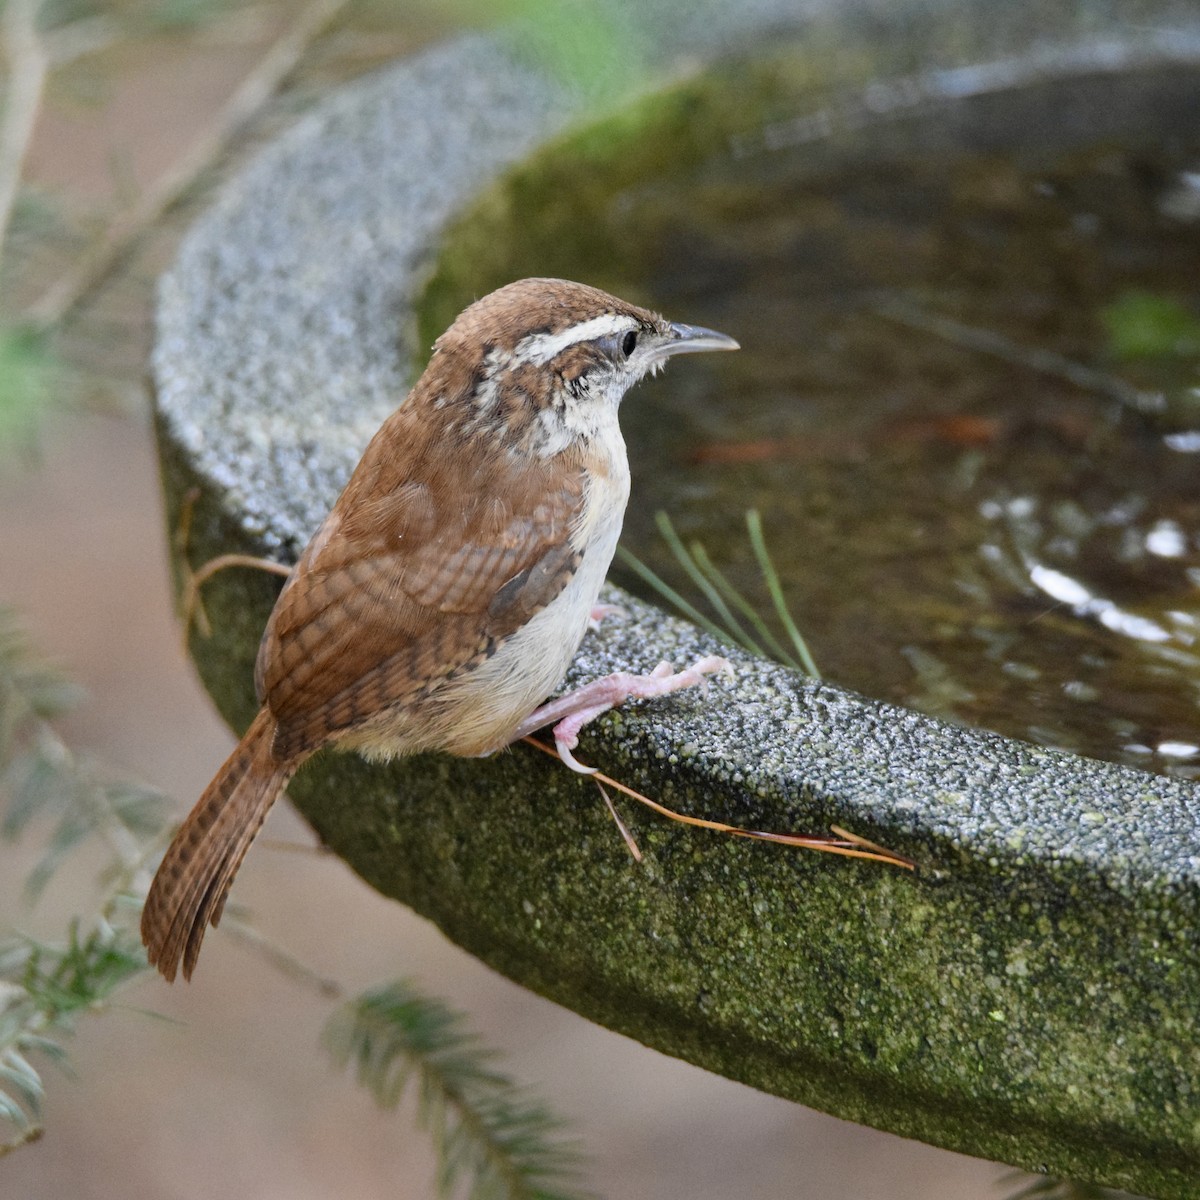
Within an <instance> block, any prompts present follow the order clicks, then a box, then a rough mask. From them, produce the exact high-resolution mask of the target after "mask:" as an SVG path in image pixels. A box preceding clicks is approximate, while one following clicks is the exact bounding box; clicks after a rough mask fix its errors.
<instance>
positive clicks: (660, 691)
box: [511, 654, 732, 775]
mask: <svg viewBox="0 0 1200 1200" xmlns="http://www.w3.org/2000/svg"><path fill="white" fill-rule="evenodd" d="M731 670H732V668H731V667H730V665H729V663H728V661H727V660H726V659H724V658H721V657H719V656H718V655H716V654H710V655H709V656H708V657H707V658H702V659H701V660H700V661H699V662H697V663H694V664H693V665H692V666H690V667H688V668H687V669H686V670H684V671H675V670H673V669H672V667H671V664H670V663H665V662H663V663H659V664H658V666H657V667H655V668H654V670H653V671H651V672H650V674H649V675H631V674H629V673H628V672H626V671H618V672H616V674H613V675H606V676H605V677H604V678H603V679H597V680H596V681H595V682H594V683H587V684H584V686H583V687H581V688H577V689H576V690H575V691H573V692H571V693H569V694H568V695H566V696H560V697H559V698H558V699H556V700H550V701H548V702H547V703H545V704H543V705H542V706H541V707H540V708H537V709H534V711H533V712H531V713H530V714H529V716H527V717H526V718H525V720H523V721H522V722H521V724H520V725H518V726H517V728H516V729H515V730H514V731H513V735H512V739H511V740H512V741H514V742H515V741H518V740H519V739H521V738H523V737H528V736H529V734H531V733H533V731H534V730H535V729H541V728H542V727H543V726H545V725H553V726H554V745H555V747H556V749H557V750H558V756H559V758H561V759H562V760H563V762H564V763H566V765H567V766H568V767H570V768H571V770H572V771H578V772H579V773H580V774H581V775H592V774H595V771H596V768H595V767H586V766H584V765H583V764H582V763H580V762H578V761H577V760H576V759H575V756H574V755H573V754H572V753H571V751H572V750H574V749H575V747H576V746H577V745H578V744H579V731H580V730H581V729H582V728H583V727H584V726H585V725H586V724H587V723H588V722H589V721H594V720H595V719H596V718H597V717H598V716H601V715H602V714H603V713H606V712H608V710H609V709H610V708H615V707H616V706H617V705H618V704H621V703H623V702H624V701H626V700H649V699H651V698H652V697H654V696H666V695H669V694H670V693H671V692H678V691H681V690H682V689H683V688H690V687H695V686H696V685H697V684H702V683H704V677H705V676H706V675H712V674H714V673H715V672H717V671H731Z"/></svg>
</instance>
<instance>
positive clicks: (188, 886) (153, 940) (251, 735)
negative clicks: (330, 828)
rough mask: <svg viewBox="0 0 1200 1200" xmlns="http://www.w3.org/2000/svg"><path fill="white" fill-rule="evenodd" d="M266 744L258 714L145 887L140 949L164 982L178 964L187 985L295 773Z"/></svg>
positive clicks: (270, 732) (265, 726) (268, 724)
mask: <svg viewBox="0 0 1200 1200" xmlns="http://www.w3.org/2000/svg"><path fill="white" fill-rule="evenodd" d="M274 737H275V721H274V718H273V717H272V716H271V714H270V713H269V712H268V711H267V709H266V708H263V709H262V710H261V711H260V712H259V714H258V716H257V717H255V718H254V721H253V723H252V724H251V726H250V728H249V729H248V730H247V731H246V736H245V737H244V738H242V740H241V741H240V742H239V743H238V745H237V748H236V749H235V750H234V751H233V753H232V754H231V755H230V756H229V758H228V759H226V761H225V765H224V766H223V767H222V768H221V769H220V770H219V771H218V772H217V774H216V777H215V778H214V779H213V781H212V783H210V784H209V785H208V787H207V788H205V789H204V794H203V795H202V796H201V797H200V799H199V800H197V801H196V806H195V808H193V809H192V811H191V812H190V813H189V814H188V818H187V820H186V821H184V823H183V825H182V826H180V829H179V832H178V833H177V834H176V835H175V840H174V841H172V843H171V845H170V846H169V847H168V848H167V852H166V854H165V855H164V856H163V860H162V863H161V865H160V866H159V868H158V874H156V875H155V876H154V882H153V883H152V884H151V885H150V893H149V895H147V897H146V904H145V907H144V908H143V909H142V941H143V942H144V943H145V944H146V956H147V957H148V958H149V960H150V962H151V963H152V964H153V965H154V966H156V967H158V969H159V970H160V971H161V972H162V973H163V975H164V976H166V978H167V981H168V982H173V981H174V979H175V973H176V971H177V970H178V969H179V965H180V960H182V963H183V977H184V979H190V978H191V977H192V971H193V970H195V967H196V960H197V958H199V956H200V944H201V942H203V941H204V934H205V932H206V931H207V927H208V925H209V923H210V922H211V923H212V924H213V925H216V924H217V922H219V921H220V919H221V913H222V911H223V910H224V908H225V899H226V897H227V896H228V895H229V888H230V886H231V885H232V883H233V877H234V876H235V875H236V874H237V870H238V867H240V866H241V865H242V859H243V858H245V857H246V851H247V850H249V849H250V843H251V842H253V841H254V838H255V836H256V835H257V833H258V831H259V829H261V828H262V823H263V821H265V820H266V818H267V813H269V812H270V811H271V805H273V804H274V803H275V801H276V800H277V799H278V797H279V794H280V793H281V792H282V791H283V789H284V788H285V787H286V786H287V782H288V780H289V779H290V778H291V777H292V775H293V774H294V772H295V770H296V768H297V767H298V766H299V765H300V760H298V759H292V760H285V761H282V762H281V761H279V760H277V759H276V758H275V757H274V755H273V754H272V751H271V744H272V742H273V740H274Z"/></svg>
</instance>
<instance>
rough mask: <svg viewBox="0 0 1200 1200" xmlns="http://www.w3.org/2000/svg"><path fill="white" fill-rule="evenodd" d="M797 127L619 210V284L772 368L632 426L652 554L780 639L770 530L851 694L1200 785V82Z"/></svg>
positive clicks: (750, 135)
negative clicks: (708, 582) (751, 609)
mask: <svg viewBox="0 0 1200 1200" xmlns="http://www.w3.org/2000/svg"><path fill="white" fill-rule="evenodd" d="M897 97H899V100H900V103H894V101H896V99H897ZM772 104H773V116H772V118H771V119H770V120H769V121H766V122H764V123H761V124H759V125H757V126H755V127H753V128H748V129H743V130H742V131H741V132H740V133H738V134H737V136H734V137H729V138H727V139H726V140H725V141H724V142H723V144H722V147H721V149H720V151H719V152H717V153H715V154H711V155H709V156H707V157H706V158H704V159H703V161H698V162H697V161H692V162H690V163H689V164H688V165H686V166H685V167H683V168H682V169H679V168H676V169H673V170H671V171H670V172H666V173H663V174H659V175H655V174H654V173H653V172H651V173H650V174H649V175H648V176H645V177H643V178H641V179H640V180H639V181H638V182H636V183H633V184H629V183H624V184H622V185H620V186H617V187H615V188H614V189H613V191H612V193H611V194H610V195H608V196H607V197H605V198H604V199H603V201H602V202H600V203H596V204H593V217H594V219H595V221H597V222H598V223H599V225H598V227H597V226H593V228H592V229H591V233H590V236H593V237H596V236H599V237H600V238H601V241H602V242H603V244H604V246H605V247H606V248H607V249H606V253H607V255H608V257H607V258H606V260H605V275H606V277H605V278H604V279H603V280H596V282H604V283H605V284H607V285H608V286H612V287H613V288H614V289H618V290H619V289H620V288H622V287H624V288H625V290H626V291H627V292H632V294H633V295H634V296H636V297H638V298H642V299H649V300H650V301H651V302H653V303H654V304H656V305H657V306H658V307H660V308H661V309H663V310H664V311H666V312H667V313H668V314H669V315H671V316H675V317H677V318H679V319H682V320H686V321H695V322H700V323H705V324H710V325H713V326H715V327H716V328H719V329H722V330H724V331H726V332H729V333H732V334H733V335H734V336H736V337H737V338H738V339H739V340H740V341H741V343H742V346H743V351H742V352H741V353H740V354H737V355H721V356H719V359H718V356H714V357H713V358H712V359H706V360H703V367H697V365H696V362H695V360H692V361H690V362H687V363H677V364H674V365H673V366H672V369H671V371H670V372H669V373H668V376H667V378H666V379H665V380H656V381H654V382H653V383H648V384H646V385H643V386H642V387H641V388H639V389H638V390H637V391H636V392H635V393H633V394H632V395H631V396H630V397H629V398H628V399H627V401H626V403H625V406H624V411H623V416H622V421H623V424H624V426H625V430H626V435H627V441H628V444H629V448H630V456H631V461H632V464H633V472H634V497H635V500H634V504H633V505H632V506H631V509H630V512H629V515H628V518H627V521H626V533H625V539H624V544H625V545H626V546H628V547H629V548H630V549H631V550H632V551H633V552H634V553H635V554H637V555H638V556H639V557H640V558H642V559H643V560H645V561H646V562H648V563H650V564H651V565H653V566H654V568H655V569H656V570H658V571H660V572H661V573H662V574H663V575H664V576H667V577H669V578H670V579H671V581H672V582H673V583H675V584H677V585H678V584H682V582H683V580H684V577H683V576H682V574H681V572H680V571H679V570H678V569H677V567H676V566H675V564H674V562H673V560H672V558H671V555H670V552H669V551H668V550H667V548H666V546H665V544H664V543H663V541H662V539H661V538H660V536H659V534H658V532H657V530H656V528H655V524H654V513H655V511H656V510H657V509H664V510H666V511H667V512H668V513H669V514H670V516H671V518H672V520H673V522H674V524H675V526H676V528H677V529H678V530H679V532H680V534H681V535H682V536H683V537H684V539H685V541H687V540H691V539H699V540H700V541H702V542H703V544H704V546H705V547H706V549H707V551H708V553H709V555H710V557H711V558H712V559H713V560H714V561H715V562H716V563H717V564H718V565H719V566H721V567H722V568H723V569H724V570H725V571H726V572H727V573H728V575H729V576H730V577H731V578H732V579H733V581H734V582H735V583H736V584H737V585H738V586H739V587H740V588H742V589H743V590H744V591H745V592H746V594H747V595H748V596H749V597H750V598H751V599H752V601H753V602H754V603H755V605H756V606H757V607H758V608H760V609H761V610H762V611H764V612H766V611H769V607H770V605H769V600H768V597H767V593H766V590H765V588H764V587H763V585H762V582H761V579H760V577H759V574H758V571H757V568H756V566H755V562H754V558H753V555H752V553H751V550H750V546H749V543H748V540H747V538H746V535H745V527H744V524H743V514H744V510H745V509H747V508H749V507H756V508H758V509H759V510H760V511H761V513H762V515H763V521H764V525H765V529H766V535H767V541H768V544H769V545H770V547H771V550H772V552H773V554H774V556H775V560H776V564H777V566H778V569H779V572H780V575H781V577H782V581H783V584H784V587H785V589H786V592H787V595H788V597H789V600H790V604H791V608H792V611H793V613H794V615H795V617H796V620H797V622H798V624H799V626H800V628H801V629H802V630H803V631H804V633H805V636H806V637H807V639H808V641H809V644H810V646H811V648H812V651H813V654H814V656H815V658H816V660H817V662H818V664H819V665H820V667H821V669H822V672H823V674H824V675H825V676H826V677H827V678H828V679H830V680H833V681H835V682H837V683H840V684H842V685H845V686H849V687H852V688H855V689H857V690H859V691H862V692H864V693H866V694H868V695H872V696H877V697H881V698H885V699H889V700H894V701H897V702H899V703H902V704H906V705H909V706H912V707H915V708H918V709H921V710H923V711H925V712H928V713H932V714H936V715H939V716H943V717H948V718H950V719H953V720H958V721H962V722H966V723H970V724H977V725H982V726H986V727H988V728H991V729H995V730H997V731H1000V732H1002V733H1005V734H1009V735H1012V736H1016V737H1020V738H1025V739H1028V740H1032V741H1035V742H1038V743H1042V744H1046V745H1051V746H1058V747H1062V748H1067V749H1072V750H1076V751H1079V752H1082V753H1085V754H1089V755H1094V756H1098V757H1101V758H1108V759H1113V760H1116V761H1123V762H1128V763H1131V764H1135V765H1138V766H1142V767H1146V768H1148V769H1152V770H1159V771H1166V772H1170V773H1173V774H1189V775H1200V719H1198V718H1200V707H1198V706H1200V640H1198V639H1200V123H1198V122H1197V121H1196V120H1195V114H1196V113H1197V112H1198V111H1200V74H1198V73H1197V72H1196V71H1195V70H1193V69H1191V68H1190V67H1189V68H1184V67H1178V66H1165V67H1160V68H1157V69H1155V68H1145V69H1142V70H1140V71H1129V72H1125V73H1123V74H1119V75H1114V74H1111V73H1097V74H1093V75H1087V74H1083V75H1080V76H1076V77H1074V78H1070V79H1066V80H1059V81H1057V82H1046V81H1041V82H1029V81H1026V82H1024V83H1022V84H1021V85H1020V86H1018V87H1016V88H1013V89H1006V88H1000V89H998V90H992V89H990V88H984V89H983V90H982V92H981V93H980V94H976V95H969V96H967V97H965V98H961V97H960V98H956V99H953V100H948V99H944V98H941V97H939V96H937V95H934V94H933V93H932V92H931V91H929V90H925V91H919V92H918V93H914V92H912V90H911V89H910V91H909V92H904V91H903V90H901V91H899V92H896V91H894V92H893V93H892V94H890V95H889V94H887V93H885V92H878V91H877V93H876V94H875V99H874V101H872V99H871V95H870V93H864V96H863V97H861V98H860V99H859V101H858V102H856V103H847V102H846V100H845V98H844V97H843V98H842V99H840V100H838V101H837V102H836V103H831V102H829V100H828V99H827V98H826V99H818V98H814V97H802V98H798V99H797V100H796V102H795V104H796V107H795V111H794V112H793V113H791V114H790V115H789V114H788V113H787V112H786V111H785V110H784V109H783V108H781V105H780V103H779V100H778V97H775V98H773V101H772ZM526 216H527V217H528V214H526ZM597 228H599V230H600V232H599V234H597ZM586 260H587V255H586V254H584V255H583V256H582V258H581V264H582V265H581V268H580V270H581V271H582V270H584V269H585V267H586ZM551 265H552V266H553V267H554V268H555V269H557V270H558V271H560V272H562V273H570V259H569V256H566V258H565V260H564V258H562V257H560V258H559V259H558V260H557V261H555V262H553V263H552V264H551ZM520 269H522V270H523V271H525V273H529V270H530V269H532V270H539V269H545V263H544V262H543V261H542V260H538V261H534V262H531V263H521V265H520ZM512 273H515V271H513V272H512ZM510 277H511V275H510ZM585 277H586V276H585ZM593 278H594V276H593ZM616 574H617V577H618V578H619V579H620V581H621V582H622V583H625V584H626V585H628V586H631V587H633V588H634V589H635V590H639V591H641V592H642V593H643V594H645V588H644V586H642V585H639V584H638V583H637V582H636V580H635V578H634V577H633V576H632V575H631V574H630V573H629V572H628V571H627V570H621V569H618V570H617V572H616Z"/></svg>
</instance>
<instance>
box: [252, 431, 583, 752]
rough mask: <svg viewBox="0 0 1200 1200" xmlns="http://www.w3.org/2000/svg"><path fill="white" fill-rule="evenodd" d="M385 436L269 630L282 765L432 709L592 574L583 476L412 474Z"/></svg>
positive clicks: (316, 541)
mask: <svg viewBox="0 0 1200 1200" xmlns="http://www.w3.org/2000/svg"><path fill="white" fill-rule="evenodd" d="M401 413H403V410H401ZM401 413H397V414H395V415H394V417H393V418H392V421H393V422H396V421H397V418H399V417H400V416H401ZM389 423H391V422H389ZM386 428H387V427H385V429H386ZM383 432H384V431H381V435H382V434H383ZM404 432H405V431H404V429H403V426H402V425H401V428H400V429H399V430H397V429H395V428H393V430H392V433H393V435H394V434H396V433H400V434H403V433H404ZM381 435H377V437H376V439H375V441H374V442H373V443H372V445H371V447H370V448H369V449H368V451H367V453H366V455H364V457H363V461H362V463H360V465H359V467H358V469H357V470H356V471H355V474H354V477H353V478H352V479H351V481H350V483H349V484H348V485H347V487H346V490H345V492H343V494H342V497H341V499H339V501H338V503H337V505H336V506H335V507H334V509H333V511H332V512H331V513H330V514H329V517H328V518H327V519H326V521H325V524H324V525H323V526H322V527H321V529H320V530H319V531H318V533H317V535H316V536H315V537H314V538H313V540H312V542H311V543H310V545H309V547H308V549H306V551H305V552H304V555H303V556H302V557H301V559H300V562H299V563H298V564H297V566H296V569H295V571H294V572H293V573H292V576H291V577H290V578H289V580H288V583H287V586H286V587H285V589H284V591H283V593H282V594H281V595H280V597H279V601H278V602H277V604H276V606H275V611H274V612H273V613H272V615H271V620H270V623H269V624H268V626H267V630H266V633H265V634H264V635H263V642H262V645H261V647H260V649H259V661H258V669H257V672H256V675H257V681H258V684H259V690H260V695H261V698H262V699H263V701H264V703H266V704H267V705H268V707H269V708H270V710H271V712H272V714H273V715H274V717H275V719H276V721H277V722H278V726H279V728H278V732H277V734H276V738H275V752H276V754H277V755H279V756H280V757H290V756H293V755H298V754H302V753H304V752H307V751H311V750H315V749H317V748H318V747H319V746H321V745H322V744H324V743H325V742H327V741H328V740H329V739H330V737H331V736H333V735H335V734H336V733H337V732H338V731H340V730H345V729H347V728H349V727H351V726H354V725H357V724H359V723H360V722H362V721H364V720H366V719H367V718H369V717H370V716H372V715H373V714H375V713H377V712H380V711H381V710H383V709H386V708H392V707H393V706H396V705H403V704H404V703H405V702H406V701H411V702H413V703H414V704H416V703H418V702H419V701H420V699H421V698H422V697H423V696H425V695H428V694H429V693H430V692H431V691H432V690H434V689H435V688H436V687H437V685H439V684H440V683H442V682H444V681H445V680H446V679H447V678H448V677H449V676H451V675H452V674H454V673H456V672H458V671H461V670H463V669H464V668H466V667H467V666H469V665H470V664H472V663H473V662H476V661H479V660H481V659H482V658H483V657H485V656H486V655H488V654H489V653H491V651H492V650H493V649H494V647H495V646H496V645H497V644H499V643H500V642H502V641H503V640H504V639H505V638H507V637H508V636H510V635H511V634H512V633H513V632H515V631H516V630H517V629H519V628H520V627H521V626H522V625H523V624H524V623H525V622H526V621H528V620H529V618H530V617H531V616H532V615H533V614H534V613H535V612H537V611H538V610H539V609H541V608H544V607H545V606H546V605H547V604H549V603H550V602H551V600H553V599H554V598H555V597H556V596H557V595H558V594H559V593H560V592H561V591H562V589H563V588H564V587H566V585H567V582H568V581H569V580H570V578H571V576H572V575H573V574H574V573H575V570H576V568H577V567H578V564H579V555H578V553H577V552H576V551H575V550H574V549H573V547H572V546H571V542H570V534H571V529H572V526H573V525H574V524H575V523H576V522H577V521H578V519H579V514H580V511H581V509H582V505H583V501H584V491H585V486H586V479H585V476H584V472H583V470H582V468H580V467H578V466H575V467H568V466H566V465H564V463H563V462H562V460H561V459H556V460H548V461H538V462H533V463H529V464H526V465H525V466H523V467H521V468H520V469H514V467H513V464H512V462H511V461H505V462H502V463H501V462H497V463H495V464H494V465H492V466H490V467H487V468H485V469H484V470H483V471H482V472H481V471H479V470H477V469H472V467H471V466H470V464H469V462H468V460H469V459H470V458H477V457H478V456H471V455H466V454H464V455H462V456H461V458H457V459H456V458H453V457H451V458H442V459H441V460H436V459H434V458H432V457H431V456H430V454H416V455H408V456H405V457H407V460H408V462H409V463H410V464H415V467H411V468H410V473H409V475H408V477H407V478H403V479H402V478H400V477H399V476H398V474H397V470H396V467H395V466H394V465H393V463H392V462H390V461H389V456H388V455H387V454H386V453H384V452H383V451H381V450H379V449H377V447H378V446H379V444H380V442H381V440H382V441H383V443H384V449H385V450H386V447H387V444H388V439H385V438H382V437H381ZM392 444H393V445H394V444H395V443H394V440H393V441H392ZM392 457H394V456H392ZM491 457H493V458H494V457H495V456H494V455H492V456H491Z"/></svg>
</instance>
